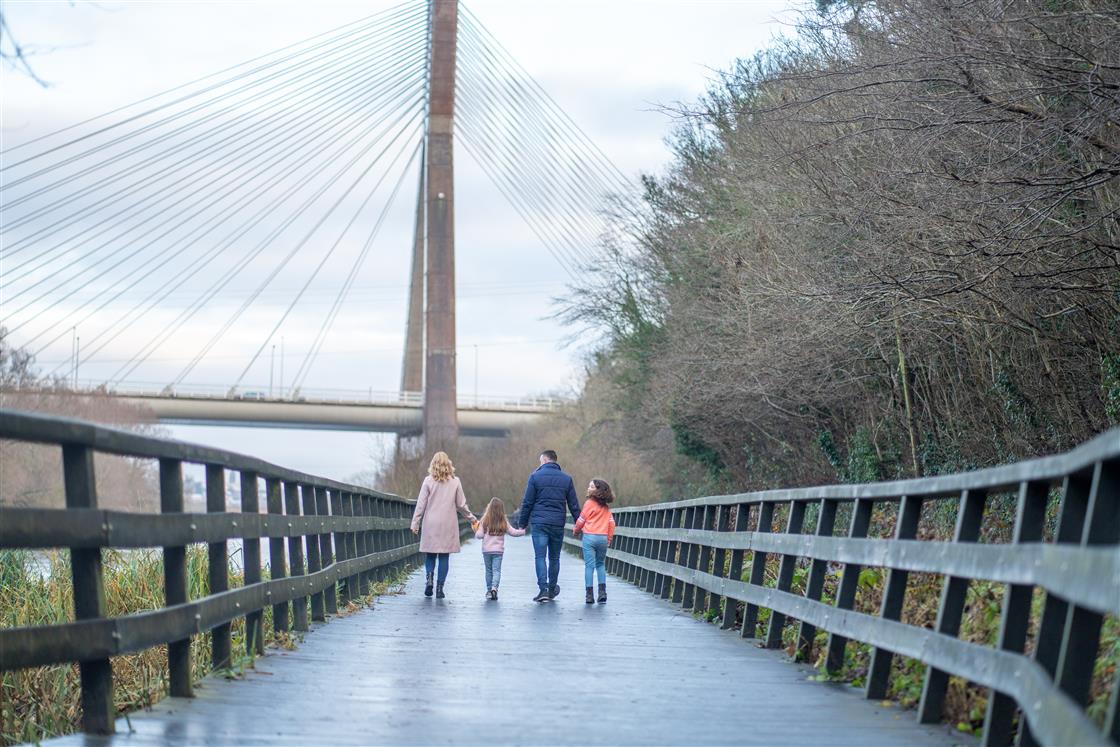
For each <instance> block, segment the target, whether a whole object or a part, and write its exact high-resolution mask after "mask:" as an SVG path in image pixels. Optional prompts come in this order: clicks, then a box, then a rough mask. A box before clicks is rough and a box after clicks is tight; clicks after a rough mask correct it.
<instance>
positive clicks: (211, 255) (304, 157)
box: [32, 101, 361, 360]
mask: <svg viewBox="0 0 1120 747" xmlns="http://www.w3.org/2000/svg"><path fill="white" fill-rule="evenodd" d="M360 109H361V102H360V101H359V102H358V103H357V104H356V105H352V106H351V107H349V108H348V109H344V110H343V111H342V112H341V114H339V115H338V116H336V117H335V118H334V119H333V120H331V119H328V120H326V121H318V122H316V124H318V125H320V129H314V130H309V132H310V133H311V134H310V135H308V136H306V137H304V138H302V139H300V140H296V141H295V142H293V143H291V144H290V145H289V146H287V147H286V148H285V149H284V150H282V151H278V152H277V153H276V154H275V157H276V159H277V160H280V161H283V162H284V163H285V164H287V167H286V169H285V171H283V172H281V173H279V174H276V175H274V177H273V179H274V181H275V182H281V181H282V180H283V179H285V178H286V177H287V176H289V175H291V174H293V173H295V172H296V171H298V170H299V169H300V168H301V167H302V166H304V165H306V164H307V163H310V162H312V161H313V160H314V159H315V158H316V156H318V155H319V154H320V153H322V152H323V151H324V150H326V149H327V148H329V147H330V146H331V145H333V144H334V143H335V141H333V140H332V139H331V138H330V133H331V130H330V126H331V125H332V124H333V123H334V122H335V121H339V120H340V119H342V118H344V117H345V116H346V115H347V114H348V113H351V112H355V111H360ZM317 139H318V140H321V141H322V143H321V144H320V145H318V146H317V147H316V148H315V149H306V146H307V145H308V144H309V143H313V142H314V141H315V140H317ZM292 153H296V154H300V155H299V156H298V157H297V158H296V159H295V160H292V161H289V160H288V156H289V154H292ZM336 157H337V156H336ZM305 184H306V182H300V183H297V184H296V185H295V187H294V188H293V189H291V190H289V192H287V193H285V195H284V196H283V200H286V199H287V197H288V196H290V195H291V194H293V193H294V191H296V190H298V189H300V188H302V187H303V186H305ZM266 194H267V193H266V192H265V191H256V192H250V193H248V194H246V195H244V196H242V197H240V198H239V199H238V200H237V201H235V202H232V203H230V204H229V205H228V207H227V208H226V210H225V211H224V212H225V214H228V215H230V216H232V215H235V214H238V213H240V212H241V210H243V209H244V208H245V207H248V206H249V205H251V204H252V203H253V202H255V201H257V200H259V199H260V198H261V197H262V196H264V195H266ZM278 206H279V201H274V202H273V203H272V206H271V207H270V208H268V209H266V211H262V212H261V213H258V214H257V215H256V216H254V218H252V219H250V221H249V222H248V223H249V224H251V225H248V227H247V228H246V229H245V230H239V231H235V233H236V234H237V235H236V236H235V237H232V238H230V239H224V240H222V241H221V242H219V244H218V247H217V248H216V249H214V250H211V251H210V252H208V253H206V254H204V255H203V257H202V258H201V259H199V260H196V261H194V262H192V263H191V266H190V271H189V274H188V275H187V276H185V277H184V276H183V275H181V274H177V275H174V276H173V277H172V279H171V280H169V281H168V284H174V285H176V286H177V285H179V284H181V283H182V282H184V281H185V280H187V279H189V278H190V277H193V276H194V275H195V274H197V273H198V272H199V271H201V270H202V269H204V267H205V266H206V265H208V264H209V262H210V261H212V260H213V259H215V258H216V257H217V256H218V255H219V254H220V253H221V251H222V249H223V246H224V247H228V246H230V245H231V243H232V240H233V239H235V238H237V237H240V236H242V235H244V234H245V233H246V232H247V230H248V228H251V227H252V226H255V225H256V224H257V223H259V222H260V221H261V220H263V218H264V217H265V216H266V215H267V214H268V213H271V212H273V211H274V210H275V209H276V207H278ZM225 219H226V218H225V215H222V216H221V220H214V219H211V222H212V223H213V225H211V226H207V224H206V223H201V222H200V223H199V224H198V226H197V227H196V230H195V231H193V232H192V233H200V235H199V236H198V237H197V238H195V239H194V240H193V241H192V242H190V243H187V244H185V245H183V246H182V247H180V248H179V249H178V250H176V251H174V252H171V249H173V248H174V246H175V244H174V243H173V244H172V245H171V247H169V248H168V249H165V250H164V251H162V252H160V253H158V254H157V255H156V256H154V257H152V258H150V259H148V260H147V261H146V262H144V263H142V264H139V265H137V266H136V267H135V268H133V270H132V271H131V272H130V273H128V274H126V275H125V276H124V278H122V279H123V280H127V279H128V278H129V277H130V276H132V275H137V274H140V273H142V272H143V270H144V268H145V267H147V266H148V265H150V264H152V263H154V262H156V261H159V260H161V259H162V260H164V263H163V266H165V267H167V266H168V265H167V263H168V262H170V261H171V260H174V259H176V258H177V257H179V256H180V255H182V254H183V253H184V252H185V251H186V250H187V249H188V248H190V246H192V245H193V244H194V243H197V241H198V240H199V239H201V238H202V237H203V236H205V235H206V234H207V233H210V232H211V231H212V230H213V229H214V228H216V227H218V226H220V225H221V223H223V222H225ZM198 229H205V230H203V231H201V232H200V231H199V230H198ZM188 236H189V235H188ZM168 254H170V256H167V255H168ZM150 277H151V276H150V275H140V277H139V278H138V279H137V280H136V281H134V282H133V283H130V284H128V285H126V286H125V287H123V288H121V289H120V290H119V291H117V292H116V293H115V294H114V295H111V296H110V297H109V298H108V299H107V300H106V301H104V302H103V303H102V304H101V305H100V306H98V307H97V308H96V309H94V310H93V311H91V312H89V313H88V314H87V315H86V316H85V317H84V318H83V319H82V320H79V321H78V322H77V324H82V323H83V322H84V321H86V320H87V319H89V318H90V317H91V316H92V315H93V314H95V313H96V312H97V311H100V310H101V309H103V308H105V307H106V306H107V305H108V304H109V303H112V302H113V301H115V300H116V299H117V298H120V297H121V296H122V295H123V294H124V293H126V292H127V291H129V290H131V289H133V288H134V287H136V286H137V285H139V284H140V283H142V282H145V281H147V280H150ZM164 287H167V284H165V286H164ZM111 289H112V286H110V288H109V289H108V290H107V291H106V292H104V293H99V294H97V295H95V296H94V297H93V298H92V299H90V300H87V301H86V302H84V303H83V304H80V305H79V306H78V307H77V308H75V309H74V310H73V311H72V312H71V313H70V315H69V316H68V317H66V318H64V319H63V320H60V321H58V322H56V323H55V325H52V327H55V326H57V325H58V324H63V323H66V322H67V321H68V320H69V319H72V318H73V316H74V315H75V314H76V313H79V312H80V311H81V310H82V309H83V308H85V307H86V306H89V305H91V304H92V303H94V302H95V301H96V300H97V298H99V297H100V296H101V295H107V294H109V293H110V292H111ZM158 292H159V290H157V291H156V293H158ZM165 295H166V294H165ZM151 297H152V296H149V297H148V298H151ZM146 300H147V299H145V300H143V301H141V302H140V304H138V306H142V305H143V304H144V303H145V302H146ZM161 300H162V299H161ZM134 308H135V307H134ZM129 313H131V312H129ZM126 316H127V314H126ZM70 326H74V325H69V326H68V327H67V328H66V329H67V330H68V329H69V327H70ZM49 329H50V327H49V328H48V330H49ZM45 331H47V330H44V332H45ZM65 333H66V332H65V330H64V331H63V332H62V333H61V334H65ZM41 334H42V332H41V333H40V335H41ZM32 339H35V338H32ZM54 339H55V340H57V339H58V338H57V337H56V338H54ZM96 339H97V338H96V337H95V338H94V339H93V340H91V343H92V342H95V341H96ZM51 342H54V340H52V341H51ZM51 342H49V343H47V345H48V346H49V345H50V344H51ZM45 347H46V346H44V348H43V349H45ZM87 349H89V347H88V344H87ZM41 350H42V349H41ZM95 352H96V350H92V349H90V350H89V355H90V356H92V355H93V354H94V353H95ZM83 360H84V359H83Z"/></svg>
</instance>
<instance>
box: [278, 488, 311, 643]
mask: <svg viewBox="0 0 1120 747" xmlns="http://www.w3.org/2000/svg"><path fill="white" fill-rule="evenodd" d="M284 511H285V513H286V514H287V515H288V529H292V528H293V524H292V521H291V519H292V517H295V516H299V515H300V511H299V483H295V482H288V481H285V482H284ZM288 571H289V575H290V576H291V579H292V589H293V590H295V589H298V588H300V587H301V585H302V583H303V580H302V579H299V578H297V577H298V576H302V575H304V566H303V536H302V535H299V534H293V535H289V536H288ZM309 627H310V626H309V625H308V624H307V597H305V596H302V595H301V596H296V597H295V598H293V599H292V629H293V630H297V631H300V632H303V631H306V630H308V629H309Z"/></svg>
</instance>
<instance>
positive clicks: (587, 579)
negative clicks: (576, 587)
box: [583, 532, 607, 586]
mask: <svg viewBox="0 0 1120 747" xmlns="http://www.w3.org/2000/svg"><path fill="white" fill-rule="evenodd" d="M596 572H598V573H599V583H601V584H605V583H607V535H605V534H588V533H587V532H584V533H583V585H584V586H591V585H592V584H593V583H594V582H595V573H596Z"/></svg>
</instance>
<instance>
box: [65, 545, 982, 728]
mask: <svg viewBox="0 0 1120 747" xmlns="http://www.w3.org/2000/svg"><path fill="white" fill-rule="evenodd" d="M532 564H533V563H532V548H531V545H530V542H529V540H528V539H527V538H526V539H512V538H511V539H510V540H509V541H508V542H507V553H506V558H505V568H503V583H502V588H501V599H500V600H499V601H497V602H488V601H486V600H484V599H483V568H482V559H481V557H480V551H479V547H478V543H473V542H472V543H471V544H469V545H467V546H466V547H465V548H464V551H463V553H462V554H460V555H458V556H453V558H452V565H451V577H450V579H449V581H448V587H447V588H448V599H447V600H444V601H440V602H437V601H435V600H434V599H427V598H425V597H424V596H423V574H422V573H420V572H417V573H414V574H413V575H412V577H411V578H410V580H409V582H408V584H407V587H406V593H405V594H403V595H399V596H392V597H387V598H385V599H383V600H381V601H379V602H378V603H377V605H376V606H375V607H374V608H373V609H370V610H366V611H363V612H361V613H358V614H355V615H352V616H350V617H347V618H342V619H337V620H334V621H332V622H331V623H329V624H327V625H322V626H318V627H317V628H316V629H314V630H313V631H312V632H311V633H310V634H309V635H308V636H307V638H306V640H305V641H304V643H303V644H302V645H300V646H299V648H298V649H296V650H294V651H271V652H270V653H269V654H268V655H267V656H265V657H263V658H262V659H259V660H258V662H257V665H256V668H255V669H254V670H251V671H249V672H248V673H246V675H245V676H244V678H243V679H239V680H233V681H226V680H222V679H218V678H211V679H207V680H205V681H204V682H203V683H201V684H200V685H199V686H198V688H197V697H196V698H194V699H191V700H184V699H177V698H169V699H167V700H164V701H163V702H161V703H159V704H158V705H157V706H156V707H155V708H153V709H152V710H150V711H146V712H141V713H136V714H133V715H132V716H131V718H130V719H129V720H128V721H126V720H125V719H120V720H119V721H118V725H117V728H118V730H119V731H120V733H119V734H117V735H116V736H114V737H111V738H105V737H89V736H83V735H74V736H70V737H66V738H63V739H58V740H52V741H50V742H49V743H48V744H51V745H108V744H111V745H137V746H147V745H155V744H164V745H187V744H197V745H222V744H243V745H297V744H299V745H305V744H376V745H389V744H408V745H435V744H499V745H512V744H533V745H548V744H557V745H559V744H584V745H613V744H627V745H628V744H692V745H706V744H713V745H714V744H728V745H730V744H737V745H741V744H758V745H778V744H792V745H861V746H862V745H908V746H914V747H917V746H918V745H952V744H972V743H973V740H972V739H970V738H968V737H965V736H963V735H960V734H958V733H954V732H952V731H950V730H949V729H948V728H946V727H930V726H920V725H918V724H916V723H915V721H914V714H913V712H912V711H902V710H900V709H898V708H896V707H884V706H881V705H879V704H877V703H872V702H868V701H866V700H864V699H863V698H862V694H861V693H860V692H859V691H857V690H855V689H853V688H850V687H845V686H842V685H837V684H828V683H818V682H812V681H810V680H809V679H808V677H809V676H810V675H811V674H812V671H811V670H810V669H809V668H807V667H803V666H797V665H793V664H790V663H789V662H788V661H786V660H785V659H784V657H783V656H781V655H780V654H779V653H776V652H773V651H766V650H762V649H759V648H757V647H755V646H754V645H753V644H752V643H751V642H748V641H743V640H741V639H740V638H739V637H738V635H737V634H736V633H734V632H729V631H721V630H719V629H718V628H717V627H716V626H714V625H709V624H705V623H702V622H699V621H697V620H695V619H693V618H692V617H691V616H690V615H688V614H685V613H682V612H681V611H680V610H679V609H678V608H676V607H674V606H672V605H670V604H669V603H668V602H664V601H661V600H658V599H655V598H653V597H652V596H650V595H649V594H646V593H645V592H642V591H639V590H638V589H636V588H634V587H632V586H629V585H627V584H624V583H622V582H617V581H614V580H613V579H612V580H611V583H610V587H609V591H610V601H609V603H608V604H606V605H585V604H584V603H583V568H582V562H581V561H580V560H578V559H576V558H574V557H573V556H571V555H568V554H565V555H564V558H563V561H562V574H561V581H560V583H561V588H562V593H561V595H560V597H559V599H558V600H557V601H556V602H554V603H552V604H545V605H538V604H534V603H533V602H531V601H530V599H531V597H532V596H533V594H534V593H535V590H536V589H535V582H534V578H533V570H532ZM130 729H131V732H130Z"/></svg>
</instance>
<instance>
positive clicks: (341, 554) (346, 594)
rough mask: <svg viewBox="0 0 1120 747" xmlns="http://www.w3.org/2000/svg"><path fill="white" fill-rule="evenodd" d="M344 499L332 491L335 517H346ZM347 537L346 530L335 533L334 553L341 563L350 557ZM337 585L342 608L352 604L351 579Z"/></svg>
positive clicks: (332, 510)
mask: <svg viewBox="0 0 1120 747" xmlns="http://www.w3.org/2000/svg"><path fill="white" fill-rule="evenodd" d="M342 499H343V493H342V492H341V491H339V490H337V489H336V490H331V491H330V501H331V513H332V514H334V515H335V516H345V515H346V514H345V510H344V508H343V503H342ZM347 536H348V535H347V532H346V531H345V530H339V531H337V532H335V533H334V552H335V556H336V557H337V558H338V560H340V561H342V560H347V559H348V558H349V557H350V542H349V540H348V539H347ZM335 585H336V586H337V587H338V599H339V604H340V605H342V606H345V605H347V604H349V603H350V579H349V578H345V577H344V578H340V579H339V580H338V583H337V584H335Z"/></svg>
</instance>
